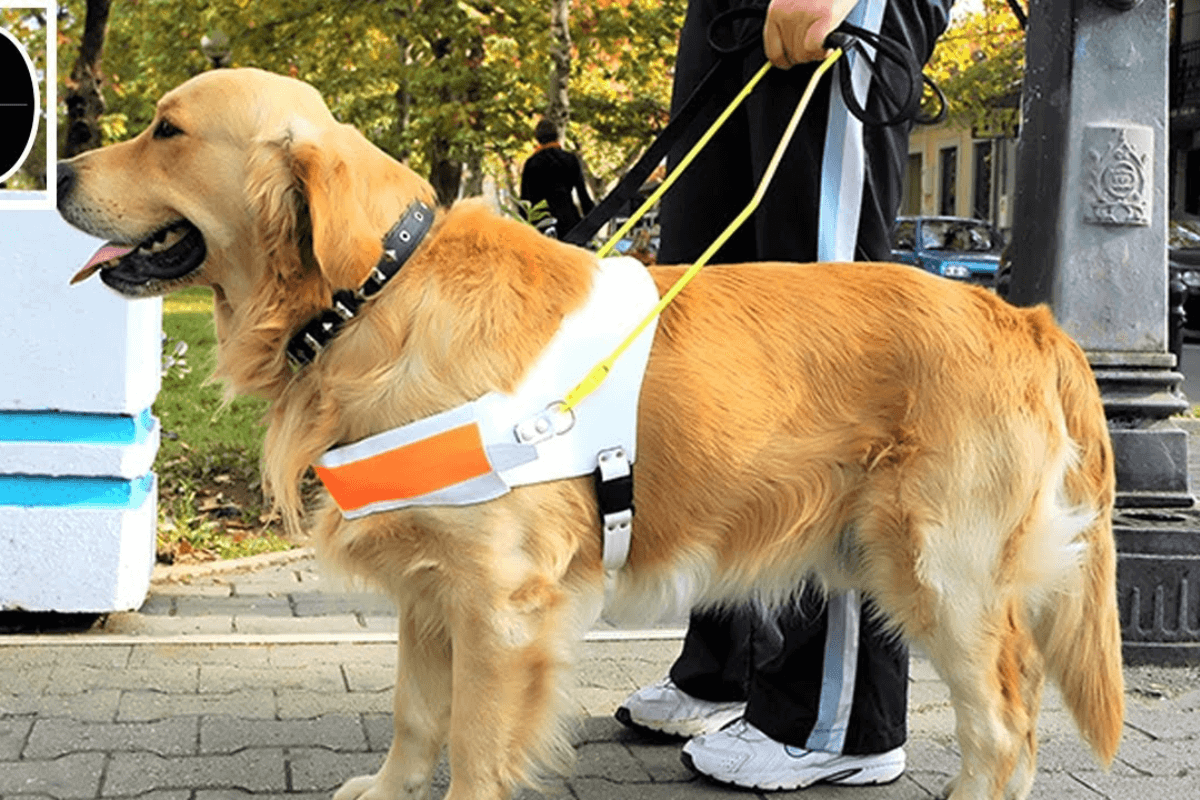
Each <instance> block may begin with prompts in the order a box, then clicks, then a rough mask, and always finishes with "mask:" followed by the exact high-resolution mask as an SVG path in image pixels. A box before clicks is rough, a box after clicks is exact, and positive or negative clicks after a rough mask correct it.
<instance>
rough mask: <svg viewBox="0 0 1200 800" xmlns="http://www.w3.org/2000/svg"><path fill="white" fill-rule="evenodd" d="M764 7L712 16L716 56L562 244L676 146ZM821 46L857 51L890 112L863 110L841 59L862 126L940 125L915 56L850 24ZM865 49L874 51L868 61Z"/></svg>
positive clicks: (753, 31) (630, 191)
mask: <svg viewBox="0 0 1200 800" xmlns="http://www.w3.org/2000/svg"><path fill="white" fill-rule="evenodd" d="M766 13H767V12H766V8H765V7H764V6H750V7H745V8H735V9H731V10H729V11H726V12H724V13H722V14H719V15H717V17H715V18H714V19H713V20H712V22H710V23H709V26H708V43H709V46H710V47H712V48H713V50H715V51H716V52H717V53H718V54H720V56H721V57H720V58H719V59H717V61H716V63H715V64H713V66H712V67H710V68H709V70H708V72H707V73H706V74H705V76H704V78H702V79H701V81H700V83H699V84H698V85H697V86H696V88H695V90H694V91H693V92H692V93H691V94H690V95H689V96H688V98H687V100H685V101H684V102H683V104H682V105H681V106H680V107H679V109H678V110H677V111H676V113H675V114H674V115H673V116H672V117H671V120H670V121H669V122H668V123H667V126H666V127H665V128H663V130H662V133H660V134H659V135H658V137H657V138H655V140H654V141H653V142H651V144H650V146H649V147H648V148H647V149H646V152H645V153H643V154H642V157H641V158H639V159H638V160H637V163H636V164H634V165H633V166H632V167H631V168H630V169H629V171H628V172H626V173H625V175H624V176H623V177H622V178H621V180H620V181H619V182H618V183H617V185H616V186H615V187H614V188H613V190H612V191H611V192H609V193H608V194H607V195H606V196H605V197H604V199H603V200H601V201H600V202H599V203H597V204H596V206H595V208H593V209H592V210H591V212H589V213H588V215H587V216H586V217H584V218H583V219H582V220H580V221H579V223H578V224H577V225H575V227H574V228H572V229H571V230H570V232H569V233H567V235H566V237H565V238H564V239H563V241H566V242H569V243H571V244H576V245H580V246H585V245H587V243H588V242H590V241H591V240H592V237H593V236H595V235H596V232H597V231H599V230H600V228H602V227H603V226H604V224H605V223H607V222H608V221H609V220H610V219H612V218H613V217H614V216H616V215H617V213H618V212H620V211H621V209H623V208H624V207H625V206H626V205H627V204H628V203H629V201H630V200H631V199H633V198H634V197H636V196H637V194H638V192H639V190H640V189H641V188H642V186H643V185H644V184H645V182H646V179H647V178H649V177H650V174H651V173H652V172H653V171H654V170H655V168H656V167H657V166H658V165H659V164H660V163H662V161H663V159H664V158H666V157H667V154H668V153H669V152H670V150H671V148H672V147H673V146H674V145H675V143H676V142H678V141H679V140H680V139H681V138H682V137H683V135H684V134H685V133H686V132H687V130H688V129H689V128H690V127H691V125H692V123H693V122H694V121H695V119H696V117H697V115H699V113H700V110H701V109H702V108H703V107H704V106H705V104H706V103H707V102H708V100H709V98H711V97H712V96H713V94H714V93H715V91H716V87H717V86H719V85H721V83H722V82H723V80H724V78H725V74H726V73H727V72H731V71H734V70H737V69H740V68H741V65H742V57H743V56H744V55H745V53H747V52H748V51H749V50H750V49H751V48H753V46H754V45H756V44H760V43H761V42H762V27H761V25H759V26H757V27H756V26H748V28H749V29H748V31H747V32H744V33H743V34H742V35H741V36H738V35H737V33H736V32H735V28H734V23H735V22H738V21H741V20H764V19H765V18H766ZM824 44H825V46H826V47H827V48H829V49H831V50H832V49H834V48H836V47H841V48H842V49H843V50H845V51H846V52H847V53H849V52H851V51H857V53H858V54H859V58H861V59H863V60H864V63H865V64H866V65H867V68H868V69H869V70H870V71H871V73H872V75H873V76H874V78H875V81H876V84H877V85H878V87H879V90H880V95H881V96H882V97H883V98H884V106H885V108H888V107H891V108H893V109H894V111H892V112H891V113H890V115H889V116H886V117H877V116H874V115H872V114H871V113H870V112H868V111H867V110H866V109H865V108H863V107H862V104H860V103H859V102H858V99H857V98H856V97H855V96H854V88H853V83H852V74H851V72H852V71H851V67H850V64H849V62H848V60H847V59H841V63H839V64H838V65H837V67H836V68H837V70H838V85H839V87H840V88H841V91H842V97H843V99H844V100H845V102H846V108H847V109H848V110H849V111H850V113H851V114H853V115H854V116H855V117H857V118H858V119H859V120H861V121H862V122H863V124H864V125H870V126H881V125H897V124H900V123H903V122H907V121H909V120H912V121H914V122H916V123H917V124H922V125H930V124H935V123H937V122H940V121H941V120H942V119H943V118H945V115H946V98H945V95H943V94H942V91H941V89H939V88H938V87H937V85H936V84H935V83H934V82H933V81H932V80H931V79H930V78H929V76H927V75H925V74H924V73H923V72H922V69H921V64H920V63H919V62H918V61H917V59H916V57H915V56H914V55H913V54H912V53H911V52H910V51H909V50H907V49H906V48H905V47H904V46H902V45H901V44H899V43H898V42H896V41H894V40H892V39H888V38H886V37H883V36H880V35H878V34H876V33H873V32H871V31H868V30H865V29H863V28H859V27H858V26H856V25H851V24H849V23H842V24H841V25H839V26H838V28H837V30H835V31H833V32H832V33H830V34H829V36H828V37H826V39H825V42H824ZM868 47H869V48H873V49H874V50H875V51H876V55H875V57H874V58H873V57H872V56H871V53H870V51H869V50H868ZM880 59H883V60H886V61H890V62H892V64H893V65H895V66H897V67H899V69H898V70H892V71H891V72H892V73H894V74H899V75H902V76H904V78H905V81H904V83H905V85H904V86H903V87H902V89H903V91H901V92H894V91H892V87H891V86H890V85H889V84H888V82H887V81H886V80H885V79H884V71H883V68H882V64H881V63H880ZM926 85H928V86H929V87H931V88H932V90H933V92H934V95H935V96H936V98H937V99H938V103H939V109H938V112H937V113H936V114H932V115H926V114H923V113H922V112H921V110H920V106H921V95H922V93H923V90H924V87H925V86H926Z"/></svg>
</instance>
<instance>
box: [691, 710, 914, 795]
mask: <svg viewBox="0 0 1200 800" xmlns="http://www.w3.org/2000/svg"><path fill="white" fill-rule="evenodd" d="M682 758H683V763H684V764H686V765H687V766H688V767H690V768H691V769H693V770H695V771H696V772H699V773H701V774H703V775H707V776H708V777H710V778H712V779H713V780H715V781H718V782H720V783H726V784H731V785H733V786H740V787H742V788H745V789H765V790H774V789H803V788H804V787H806V786H812V785H813V784H814V783H836V784H840V785H843V786H864V785H868V784H877V783H891V782H892V781H894V780H896V779H897V778H899V777H900V776H901V775H902V774H903V773H904V748H901V747H897V748H896V749H895V750H889V751H888V752H886V753H879V754H877V755H868V756H844V755H839V754H837V753H822V752H820V751H817V750H805V749H804V748H802V747H792V746H791V745H785V744H782V743H780V742H777V741H775V740H774V739H772V738H770V737H769V736H767V735H766V734H765V733H763V732H762V731H760V730H759V729H758V728H756V727H754V726H753V725H751V724H750V723H749V722H746V721H745V720H739V721H738V722H735V723H734V724H733V725H730V726H729V727H728V728H725V729H723V730H720V731H717V732H716V733H711V734H708V735H706V736H701V737H699V738H696V739H692V740H691V741H690V742H688V743H687V744H685V745H684V746H683V755H682Z"/></svg>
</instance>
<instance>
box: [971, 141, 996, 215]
mask: <svg viewBox="0 0 1200 800" xmlns="http://www.w3.org/2000/svg"><path fill="white" fill-rule="evenodd" d="M973 172H974V175H973V176H972V177H973V178H974V180H975V191H974V193H973V196H972V198H971V216H973V217H974V218H975V219H991V216H992V143H991V142H990V141H988V142H976V143H975V169H974V170H973Z"/></svg>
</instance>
